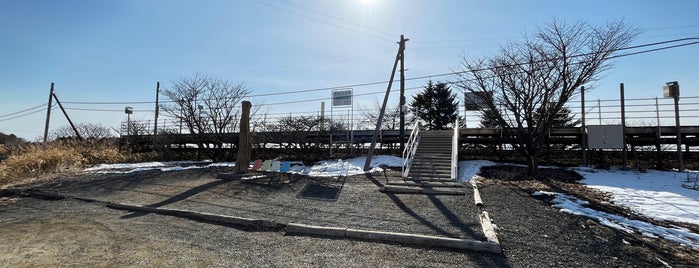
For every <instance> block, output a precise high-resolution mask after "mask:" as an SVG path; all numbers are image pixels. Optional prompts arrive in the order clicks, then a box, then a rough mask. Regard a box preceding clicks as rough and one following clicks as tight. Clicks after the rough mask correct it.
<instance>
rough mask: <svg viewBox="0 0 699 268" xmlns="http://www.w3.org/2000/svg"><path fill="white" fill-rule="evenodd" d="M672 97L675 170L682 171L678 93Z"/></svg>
mask: <svg viewBox="0 0 699 268" xmlns="http://www.w3.org/2000/svg"><path fill="white" fill-rule="evenodd" d="M678 87H679V86H678ZM678 91H679V90H678ZM673 98H674V99H675V131H676V132H675V133H676V135H677V170H678V171H679V172H684V160H683V159H682V128H681V127H680V94H679V93H677V94H673Z"/></svg>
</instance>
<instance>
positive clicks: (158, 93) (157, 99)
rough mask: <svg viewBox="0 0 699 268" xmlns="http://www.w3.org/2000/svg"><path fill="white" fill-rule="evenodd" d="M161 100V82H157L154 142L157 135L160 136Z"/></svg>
mask: <svg viewBox="0 0 699 268" xmlns="http://www.w3.org/2000/svg"><path fill="white" fill-rule="evenodd" d="M159 101H160V82H156V84H155V122H154V123H153V142H154V143H155V137H157V136H158V112H159V111H160V106H159V105H160V104H159ZM154 145H155V144H154Z"/></svg>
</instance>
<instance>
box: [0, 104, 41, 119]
mask: <svg viewBox="0 0 699 268" xmlns="http://www.w3.org/2000/svg"><path fill="white" fill-rule="evenodd" d="M44 106H46V103H42V104H39V105H37V106H34V107H31V108H27V109H24V110H21V111H18V112H14V113H9V114H4V115H0V118H1V117H8V116H12V115H16V114H20V113H23V112H26V111H30V110H34V109H37V108H40V107H44Z"/></svg>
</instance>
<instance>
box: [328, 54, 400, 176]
mask: <svg viewBox="0 0 699 268" xmlns="http://www.w3.org/2000/svg"><path fill="white" fill-rule="evenodd" d="M403 45H404V42H400V47H399V48H398V53H397V54H396V60H395V61H394V62H393V70H392V71H391V79H390V80H388V87H387V88H386V95H384V97H383V105H381V110H380V111H379V118H378V120H376V128H375V129H374V135H373V136H372V137H371V146H370V147H369V152H368V153H367V156H366V162H364V171H367V170H369V169H371V158H372V157H373V156H374V149H375V148H376V140H377V139H378V137H379V132H381V120H383V114H384V112H385V111H386V103H387V102H388V96H389V95H390V94H391V86H393V78H395V76H396V68H398V61H399V60H400V57H401V55H402V54H403ZM330 136H331V137H332V134H331V135H330ZM330 146H331V149H332V145H330ZM331 154H332V151H331Z"/></svg>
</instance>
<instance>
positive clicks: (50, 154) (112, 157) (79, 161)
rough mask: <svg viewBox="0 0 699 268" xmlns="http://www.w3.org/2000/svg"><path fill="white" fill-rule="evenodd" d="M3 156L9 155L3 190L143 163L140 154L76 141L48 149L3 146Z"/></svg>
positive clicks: (1, 171)
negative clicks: (36, 180)
mask: <svg viewBox="0 0 699 268" xmlns="http://www.w3.org/2000/svg"><path fill="white" fill-rule="evenodd" d="M0 154H2V155H9V157H8V158H7V159H6V160H5V161H3V162H0V187H2V186H7V185H9V184H16V183H19V182H22V181H25V180H27V179H31V178H37V177H42V176H46V175H49V174H54V173H63V172H66V171H74V170H79V169H82V168H85V167H87V166H90V165H94V164H101V163H119V162H132V161H138V160H141V159H140V158H141V157H139V156H137V155H128V154H125V153H122V152H120V151H119V150H118V149H117V148H115V146H114V145H112V144H108V143H95V142H75V141H57V142H53V143H50V144H48V145H47V146H46V147H44V146H42V145H41V144H23V145H17V146H6V145H3V146H0Z"/></svg>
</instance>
